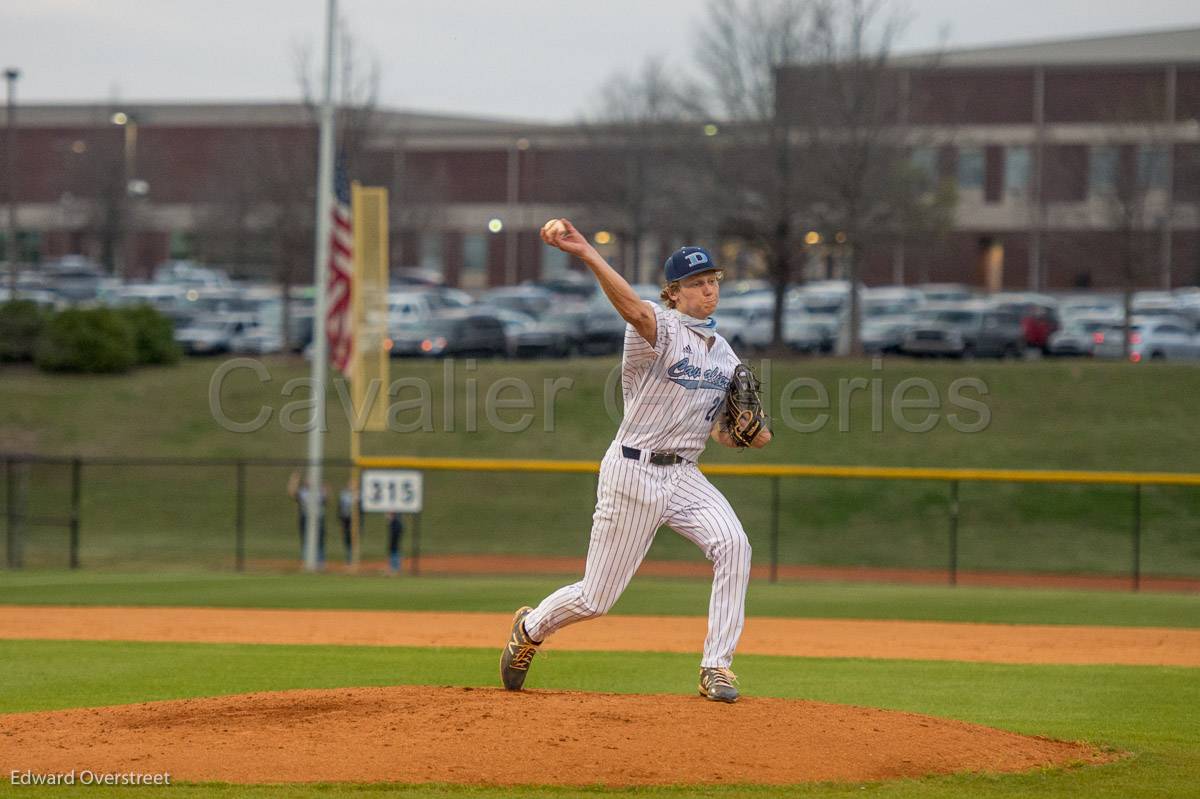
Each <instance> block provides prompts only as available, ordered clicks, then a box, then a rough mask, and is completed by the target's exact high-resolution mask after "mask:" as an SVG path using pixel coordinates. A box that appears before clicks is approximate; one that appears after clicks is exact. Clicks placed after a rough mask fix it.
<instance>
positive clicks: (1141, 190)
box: [1046, 86, 1173, 356]
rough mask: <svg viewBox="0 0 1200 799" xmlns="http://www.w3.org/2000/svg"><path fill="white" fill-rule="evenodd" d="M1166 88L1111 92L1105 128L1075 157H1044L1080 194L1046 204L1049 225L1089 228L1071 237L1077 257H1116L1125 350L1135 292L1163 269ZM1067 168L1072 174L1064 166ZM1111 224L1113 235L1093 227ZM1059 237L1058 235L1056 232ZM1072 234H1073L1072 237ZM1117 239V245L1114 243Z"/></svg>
mask: <svg viewBox="0 0 1200 799" xmlns="http://www.w3.org/2000/svg"><path fill="white" fill-rule="evenodd" d="M1164 96H1165V92H1164V91H1162V90H1161V89H1160V87H1157V86H1149V87H1147V88H1146V90H1145V92H1144V93H1143V94H1141V95H1136V96H1133V97H1127V98H1126V99H1124V100H1120V99H1115V100H1114V101H1112V102H1111V103H1110V104H1108V105H1107V106H1106V107H1105V109H1104V117H1103V120H1102V121H1103V127H1102V131H1103V133H1102V134H1101V135H1100V136H1098V137H1094V138H1093V139H1092V141H1091V143H1090V145H1089V146H1087V148H1086V149H1085V150H1083V149H1082V147H1083V146H1082V145H1078V147H1079V148H1080V149H1081V150H1082V152H1081V154H1080V158H1079V159H1078V160H1075V161H1071V162H1067V163H1064V162H1063V161H1065V159H1062V160H1060V162H1056V163H1049V164H1047V167H1046V168H1047V171H1048V176H1049V178H1050V179H1051V180H1054V179H1059V180H1064V179H1073V180H1074V181H1076V182H1077V184H1078V185H1077V187H1076V188H1077V189H1078V190H1079V195H1081V196H1080V199H1083V200H1084V201H1085V202H1083V203H1082V204H1077V205H1075V206H1074V207H1070V206H1068V207H1059V208H1051V209H1050V211H1049V214H1048V219H1049V221H1050V223H1051V224H1052V225H1054V224H1056V223H1057V224H1058V225H1063V224H1066V225H1069V226H1071V227H1075V228H1082V229H1084V230H1086V231H1088V233H1087V235H1086V243H1084V244H1082V245H1079V244H1078V243H1076V246H1075V248H1073V249H1074V250H1075V255H1076V256H1077V257H1080V258H1083V259H1086V260H1089V261H1098V262H1100V263H1104V262H1108V263H1115V265H1116V273H1117V279H1118V280H1117V282H1118V284H1119V286H1120V288H1121V293H1122V304H1123V308H1124V314H1123V316H1124V327H1125V330H1124V345H1123V348H1124V354H1125V355H1126V356H1128V355H1129V343H1130V342H1129V339H1130V330H1129V327H1130V319H1131V316H1132V313H1133V295H1134V293H1135V292H1136V291H1137V290H1138V289H1139V288H1140V287H1143V286H1146V285H1153V284H1154V283H1155V282H1156V281H1155V278H1156V276H1158V274H1159V270H1160V269H1161V270H1162V273H1166V270H1167V263H1166V260H1167V259H1168V258H1169V254H1168V252H1164V250H1163V237H1164V235H1165V231H1164V227H1165V225H1166V220H1167V217H1168V215H1169V214H1170V213H1171V210H1172V209H1171V196H1170V194H1171V192H1170V186H1171V179H1170V178H1171V176H1170V174H1169V171H1170V169H1171V158H1170V154H1171V146H1172V141H1173V139H1172V125H1171V123H1170V122H1168V121H1167V120H1166V119H1165V113H1164V106H1165V103H1164ZM1068 168H1070V169H1073V170H1074V171H1075V172H1076V173H1081V174H1074V175H1065V174H1062V170H1065V169H1068ZM1098 231H1109V232H1110V233H1111V234H1112V235H1110V236H1103V235H1094V234H1095V233H1096V232H1098ZM1060 238H1061V237H1060ZM1076 241H1077V242H1078V239H1077V240H1076ZM1114 243H1115V247H1114V246H1113V245H1114Z"/></svg>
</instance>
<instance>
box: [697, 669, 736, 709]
mask: <svg viewBox="0 0 1200 799" xmlns="http://www.w3.org/2000/svg"><path fill="white" fill-rule="evenodd" d="M735 682H737V675H736V674H734V673H733V672H732V671H730V670H729V669H709V668H701V669H700V696H702V697H704V698H705V699H708V700H711V701H713V702H736V701H737V700H738V690H737V688H735V687H734V685H733V684H734V683H735Z"/></svg>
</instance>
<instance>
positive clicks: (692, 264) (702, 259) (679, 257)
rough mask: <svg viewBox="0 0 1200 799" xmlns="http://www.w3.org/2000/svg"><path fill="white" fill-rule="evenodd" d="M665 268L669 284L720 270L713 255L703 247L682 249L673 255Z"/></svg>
mask: <svg viewBox="0 0 1200 799" xmlns="http://www.w3.org/2000/svg"><path fill="white" fill-rule="evenodd" d="M663 268H664V269H665V270H666V273H667V282H668V283H674V282H675V281H676V280H683V279H684V278H685V277H687V276H688V275H694V274H697V273H699V272H707V271H709V270H711V269H720V267H719V266H717V262H716V261H714V260H713V257H712V253H710V252H709V251H708V250H706V249H704V248H703V247H680V248H679V249H678V250H676V251H675V252H673V253H671V257H670V258H668V259H667V262H666V264H664V266H663Z"/></svg>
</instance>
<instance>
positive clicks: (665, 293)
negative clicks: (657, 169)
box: [658, 269, 725, 308]
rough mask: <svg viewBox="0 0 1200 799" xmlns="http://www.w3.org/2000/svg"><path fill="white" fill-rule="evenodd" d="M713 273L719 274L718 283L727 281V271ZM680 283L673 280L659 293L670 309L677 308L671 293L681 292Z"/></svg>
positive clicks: (719, 270) (716, 270) (721, 270)
mask: <svg viewBox="0 0 1200 799" xmlns="http://www.w3.org/2000/svg"><path fill="white" fill-rule="evenodd" d="M711 271H714V272H716V273H717V282H720V281H722V280H724V279H725V270H724V269H714V270H711ZM688 277H691V275H688ZM679 283H680V281H678V280H672V281H671V282H669V283H663V285H662V291H661V292H659V295H658V297H659V299H660V300H662V301H663V303H664V304H665V305H666V306H667V307H668V308H674V307H675V300H673V299H671V292H672V291H679Z"/></svg>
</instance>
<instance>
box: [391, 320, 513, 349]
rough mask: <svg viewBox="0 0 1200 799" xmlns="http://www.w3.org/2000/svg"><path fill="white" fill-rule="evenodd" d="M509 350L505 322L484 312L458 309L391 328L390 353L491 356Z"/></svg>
mask: <svg viewBox="0 0 1200 799" xmlns="http://www.w3.org/2000/svg"><path fill="white" fill-rule="evenodd" d="M507 352H508V339H507V337H506V336H505V332H504V323H503V322H502V321H501V320H500V318H499V317H497V316H495V315H494V314H491V313H487V312H485V311H477V310H461V311H446V312H445V313H443V314H441V315H439V316H436V317H434V318H432V319H429V320H427V321H425V322H419V323H418V322H413V323H411V324H408V325H404V326H402V327H401V328H400V329H399V330H396V331H393V336H392V355H393V356H402V355H419V356H423V357H446V356H452V355H459V356H463V357H491V356H497V355H505V354H507Z"/></svg>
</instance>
